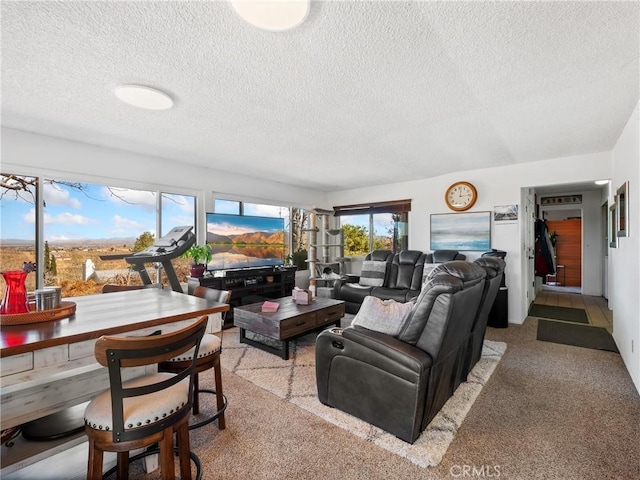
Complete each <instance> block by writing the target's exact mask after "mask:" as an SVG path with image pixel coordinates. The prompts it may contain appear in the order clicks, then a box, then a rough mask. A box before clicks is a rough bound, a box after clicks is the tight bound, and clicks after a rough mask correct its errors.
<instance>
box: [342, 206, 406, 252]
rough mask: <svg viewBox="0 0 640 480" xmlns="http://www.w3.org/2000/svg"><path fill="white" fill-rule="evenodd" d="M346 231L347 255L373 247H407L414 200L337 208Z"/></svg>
mask: <svg viewBox="0 0 640 480" xmlns="http://www.w3.org/2000/svg"><path fill="white" fill-rule="evenodd" d="M334 210H335V212H336V215H338V216H339V217H340V226H341V227H342V229H343V231H344V242H345V255H348V256H360V255H366V254H368V253H369V252H370V251H372V250H378V249H385V250H392V251H394V252H399V251H400V250H406V249H407V248H408V225H409V222H408V218H409V215H408V212H409V211H410V210H411V200H399V201H392V202H379V203H373V204H362V205H346V206H341V207H334Z"/></svg>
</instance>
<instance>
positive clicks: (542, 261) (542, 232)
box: [535, 219, 556, 277]
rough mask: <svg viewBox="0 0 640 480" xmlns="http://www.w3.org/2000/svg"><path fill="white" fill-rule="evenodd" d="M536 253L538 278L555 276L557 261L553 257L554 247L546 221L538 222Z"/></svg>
mask: <svg viewBox="0 0 640 480" xmlns="http://www.w3.org/2000/svg"><path fill="white" fill-rule="evenodd" d="M535 248H536V253H535V269H536V277H544V276H545V275H553V274H555V273H556V261H555V258H554V256H553V245H552V244H551V239H550V238H549V231H548V230H547V224H546V223H545V222H544V220H540V219H537V220H536V244H535Z"/></svg>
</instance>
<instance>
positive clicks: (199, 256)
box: [180, 244, 213, 265]
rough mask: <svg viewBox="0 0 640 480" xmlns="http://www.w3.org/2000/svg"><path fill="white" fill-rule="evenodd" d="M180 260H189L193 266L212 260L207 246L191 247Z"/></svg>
mask: <svg viewBox="0 0 640 480" xmlns="http://www.w3.org/2000/svg"><path fill="white" fill-rule="evenodd" d="M180 256H181V257H182V258H190V259H191V263H192V264H193V265H200V264H203V263H209V262H210V261H211V259H212V258H213V254H212V253H211V248H210V247H209V245H195V244H194V245H191V246H190V247H189V249H188V250H186V251H185V252H184V253H183V254H182V255H180Z"/></svg>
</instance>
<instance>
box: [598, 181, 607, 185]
mask: <svg viewBox="0 0 640 480" xmlns="http://www.w3.org/2000/svg"><path fill="white" fill-rule="evenodd" d="M607 183H609V180H596V185H606V184H607Z"/></svg>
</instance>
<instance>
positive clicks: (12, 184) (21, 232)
mask: <svg viewBox="0 0 640 480" xmlns="http://www.w3.org/2000/svg"><path fill="white" fill-rule="evenodd" d="M0 181H1V185H2V188H1V189H0V213H1V215H0V229H1V237H2V238H1V241H2V246H1V247H0V270H3V271H4V270H22V264H23V263H24V262H38V259H37V253H36V251H37V248H36V205H37V204H38V190H37V188H36V187H37V184H38V178H36V177H29V176H20V175H13V174H4V173H3V174H1V180H0ZM37 277H38V274H37V273H33V274H30V275H28V276H27V279H26V281H25V285H26V287H27V290H34V289H35V288H36V280H37ZM0 289H2V291H3V292H4V289H5V283H4V279H3V278H2V276H0Z"/></svg>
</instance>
